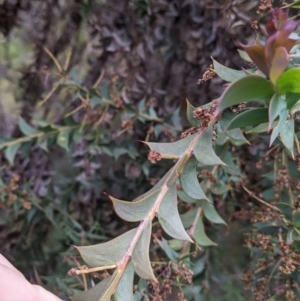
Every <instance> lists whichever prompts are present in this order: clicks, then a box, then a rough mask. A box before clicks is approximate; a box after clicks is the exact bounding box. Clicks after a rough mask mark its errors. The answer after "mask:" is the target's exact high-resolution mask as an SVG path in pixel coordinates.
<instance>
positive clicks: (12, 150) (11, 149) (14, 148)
mask: <svg viewBox="0 0 300 301" xmlns="http://www.w3.org/2000/svg"><path fill="white" fill-rule="evenodd" d="M20 146H21V143H14V144H11V145H9V146H8V147H7V148H6V149H5V151H4V156H5V158H6V159H7V161H8V162H9V164H10V165H13V164H14V160H15V156H16V153H17V152H18V150H19V148H20Z"/></svg>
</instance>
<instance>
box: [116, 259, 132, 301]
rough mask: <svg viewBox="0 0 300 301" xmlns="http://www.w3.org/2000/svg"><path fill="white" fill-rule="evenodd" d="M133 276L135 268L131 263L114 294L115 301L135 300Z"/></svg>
mask: <svg viewBox="0 0 300 301" xmlns="http://www.w3.org/2000/svg"><path fill="white" fill-rule="evenodd" d="M133 276H134V269H133V265H132V263H129V264H128V266H127V268H126V270H125V272H124V274H123V276H122V278H121V280H120V282H119V285H118V287H117V290H116V292H115V294H114V301H133V300H134V297H133Z"/></svg>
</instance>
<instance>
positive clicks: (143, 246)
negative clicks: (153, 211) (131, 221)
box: [132, 220, 155, 280]
mask: <svg viewBox="0 0 300 301" xmlns="http://www.w3.org/2000/svg"><path fill="white" fill-rule="evenodd" d="M144 223H146V226H145V228H144V231H143V232H142V234H141V236H140V238H139V240H138V242H137V243H136V245H135V247H134V249H133V252H132V263H133V266H134V270H135V272H136V273H137V274H138V275H139V276H140V277H141V278H144V279H152V280H155V276H154V274H153V271H152V268H151V263H150V258H149V246H150V238H151V230H152V224H151V221H149V220H145V221H144Z"/></svg>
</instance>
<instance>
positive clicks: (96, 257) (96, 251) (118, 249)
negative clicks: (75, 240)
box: [75, 229, 136, 267]
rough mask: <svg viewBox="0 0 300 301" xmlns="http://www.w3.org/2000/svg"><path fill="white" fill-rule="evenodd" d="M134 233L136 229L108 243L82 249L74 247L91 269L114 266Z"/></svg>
mask: <svg viewBox="0 0 300 301" xmlns="http://www.w3.org/2000/svg"><path fill="white" fill-rule="evenodd" d="M135 232H136V229H132V230H130V231H128V232H126V233H124V234H122V235H120V236H118V237H117V238H115V239H112V240H110V241H108V242H105V243H101V244H96V245H92V246H84V247H78V246H75V248H76V249H77V250H78V251H79V253H80V255H81V256H82V258H83V260H84V261H85V262H86V263H87V264H88V265H89V266H91V267H101V266H110V265H114V264H117V263H118V261H119V260H120V259H121V258H122V256H123V255H124V253H125V251H126V249H127V248H128V246H129V245H130V242H131V240H132V238H133V236H134V234H135Z"/></svg>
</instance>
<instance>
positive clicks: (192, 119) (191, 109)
mask: <svg viewBox="0 0 300 301" xmlns="http://www.w3.org/2000/svg"><path fill="white" fill-rule="evenodd" d="M194 110H195V107H194V106H192V105H191V103H190V102H189V101H188V99H186V116H187V120H188V122H189V123H190V125H191V126H195V127H198V126H199V124H200V121H199V120H197V119H196V118H195V117H194Z"/></svg>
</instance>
